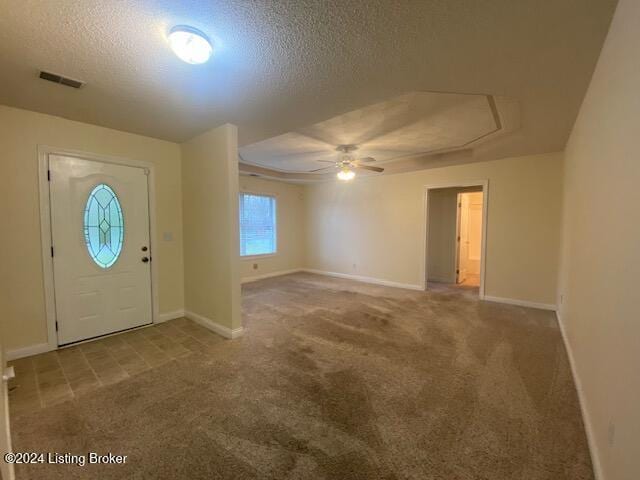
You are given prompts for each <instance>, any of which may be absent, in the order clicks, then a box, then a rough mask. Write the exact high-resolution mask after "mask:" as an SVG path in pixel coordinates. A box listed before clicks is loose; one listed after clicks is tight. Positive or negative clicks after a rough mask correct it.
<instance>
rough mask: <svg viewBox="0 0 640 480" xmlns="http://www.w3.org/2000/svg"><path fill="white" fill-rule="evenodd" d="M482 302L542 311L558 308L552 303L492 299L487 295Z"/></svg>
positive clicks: (500, 298)
mask: <svg viewBox="0 0 640 480" xmlns="http://www.w3.org/2000/svg"><path fill="white" fill-rule="evenodd" d="M482 300H486V301H487V302H496V303H506V304H508V305H518V306H520V307H529V308H540V309H542V310H552V311H555V310H556V306H555V305H553V304H551V303H537V302H529V301H528V300H518V299H516V298H503V297H492V296H490V295H485V296H484V298H483V299H482Z"/></svg>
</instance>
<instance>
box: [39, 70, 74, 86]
mask: <svg viewBox="0 0 640 480" xmlns="http://www.w3.org/2000/svg"><path fill="white" fill-rule="evenodd" d="M40 78H41V79H43V80H49V81H50V82H54V83H59V84H61V85H66V86H67V87H73V88H80V87H81V86H83V85H84V82H81V81H80V80H74V79H73V78H67V77H63V76H62V75H58V74H56V73H51V72H44V71H42V72H40Z"/></svg>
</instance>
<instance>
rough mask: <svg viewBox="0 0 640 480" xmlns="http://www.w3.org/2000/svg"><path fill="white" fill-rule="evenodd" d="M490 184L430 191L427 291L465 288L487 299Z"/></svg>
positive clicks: (437, 188) (426, 260) (427, 222)
mask: <svg viewBox="0 0 640 480" xmlns="http://www.w3.org/2000/svg"><path fill="white" fill-rule="evenodd" d="M487 190H488V182H486V181H483V182H477V183H476V184H463V185H460V184H458V185H456V184H453V185H451V186H446V185H443V186H433V187H426V192H425V196H426V199H425V200H426V212H425V213H426V224H425V243H426V245H425V277H424V279H425V280H424V282H425V289H427V288H429V284H431V286H432V287H435V286H437V285H440V286H446V287H447V288H464V289H467V290H469V291H471V292H477V294H478V295H479V297H480V298H484V258H485V248H486V216H487V213H486V212H487V201H486V200H487Z"/></svg>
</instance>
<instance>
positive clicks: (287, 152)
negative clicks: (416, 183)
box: [240, 92, 515, 175]
mask: <svg viewBox="0 0 640 480" xmlns="http://www.w3.org/2000/svg"><path fill="white" fill-rule="evenodd" d="M513 106H514V103H513V102H509V101H507V100H506V99H502V98H498V99H495V98H494V97H492V96H487V95H468V94H455V93H436V92H412V93H407V94H404V95H400V96H397V97H394V98H391V99H389V100H387V101H383V102H379V103H376V104H373V105H369V106H366V107H364V108H360V109H358V110H354V111H351V112H348V113H345V114H342V115H338V116H335V117H333V118H330V119H328V120H325V121H322V122H319V123H316V124H314V125H311V126H309V127H305V128H301V129H298V130H296V131H293V132H289V133H286V134H284V135H279V136H276V137H273V138H269V139H267V140H263V141H260V142H256V143H253V144H251V145H247V146H245V147H242V148H241V149H240V156H241V161H242V162H243V163H245V164H249V165H254V166H258V167H262V168H266V169H269V170H274V171H277V172H285V173H313V174H314V175H323V174H325V173H326V172H313V171H314V170H317V169H318V168H321V167H325V166H327V164H326V163H323V162H327V161H336V160H338V158H339V156H340V153H339V152H338V151H336V147H337V146H338V145H349V144H353V145H356V146H357V147H358V149H357V151H356V152H355V153H354V155H355V156H356V157H357V158H361V157H373V158H375V160H376V165H377V164H387V163H390V162H394V161H398V160H400V159H403V158H406V157H408V156H416V155H425V154H433V153H440V152H448V151H453V150H458V149H463V148H468V147H469V146H471V145H474V144H477V143H478V142H481V141H482V140H484V139H487V138H489V137H492V136H495V135H497V134H500V133H502V132H504V131H507V130H509V129H512V128H513V123H514V117H515V116H514V114H513V112H512V110H513ZM501 110H502V112H501ZM505 122H507V123H508V124H505Z"/></svg>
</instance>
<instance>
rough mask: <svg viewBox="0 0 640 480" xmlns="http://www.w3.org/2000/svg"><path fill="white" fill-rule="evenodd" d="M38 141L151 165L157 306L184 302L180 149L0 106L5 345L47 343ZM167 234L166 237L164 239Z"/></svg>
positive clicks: (172, 306)
mask: <svg viewBox="0 0 640 480" xmlns="http://www.w3.org/2000/svg"><path fill="white" fill-rule="evenodd" d="M38 145H47V146H51V147H58V148H63V149H71V150H80V151H84V152H89V153H94V154H100V155H109V156H117V157H125V158H129V159H135V160H145V161H148V162H152V163H153V164H154V165H155V173H156V185H155V188H156V199H157V205H156V207H157V214H156V218H155V219H152V221H154V222H155V225H156V231H157V233H158V237H160V238H154V239H152V241H153V242H154V245H156V247H155V249H154V252H153V254H154V262H157V266H158V271H159V285H158V288H159V300H160V312H161V313H162V312H171V311H175V310H180V309H182V307H183V287H182V285H183V276H182V274H183V265H182V209H181V183H180V149H179V147H178V145H176V144H174V143H170V142H165V141H161V140H156V139H152V138H148V137H142V136H139V135H133V134H130V133H124V132H119V131H116V130H110V129H107V128H102V127H96V126H92V125H87V124H83V123H78V122H72V121H69V120H65V119H62V118H59V117H53V116H49V115H43V114H40V113H35V112H29V111H26V110H19V109H14V108H9V107H5V106H0V146H1V150H0V177H1V180H0V186H1V187H2V190H3V195H2V204H3V205H2V209H3V212H2V220H3V226H2V236H1V241H0V246H1V248H0V250H2V277H1V282H2V283H1V284H0V288H2V289H3V290H5V292H6V298H8V301H7V302H6V305H4V306H3V309H2V316H3V321H4V322H5V334H6V339H5V346H6V347H7V349H8V350H11V349H15V348H20V347H26V346H32V345H37V344H42V343H46V342H47V327H46V320H45V306H44V291H43V273H42V255H41V242H40V216H39V215H40V213H39V193H38ZM163 232H171V233H172V234H173V240H172V241H164V240H163V239H162V233H163Z"/></svg>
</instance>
